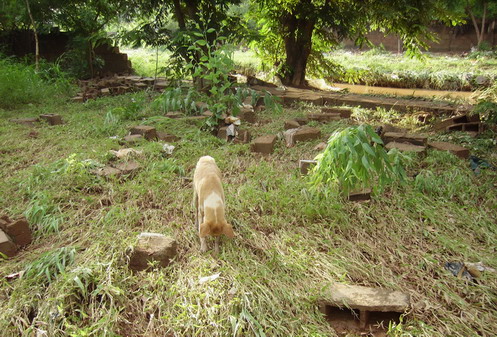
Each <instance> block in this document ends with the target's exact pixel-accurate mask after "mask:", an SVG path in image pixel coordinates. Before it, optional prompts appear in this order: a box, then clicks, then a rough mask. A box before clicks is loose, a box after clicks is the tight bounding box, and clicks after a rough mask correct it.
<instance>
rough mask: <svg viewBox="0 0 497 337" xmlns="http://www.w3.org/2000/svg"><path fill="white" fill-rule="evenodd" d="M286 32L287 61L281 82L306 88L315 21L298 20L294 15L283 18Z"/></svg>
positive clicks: (284, 64)
mask: <svg viewBox="0 0 497 337" xmlns="http://www.w3.org/2000/svg"><path fill="white" fill-rule="evenodd" d="M282 24H283V26H284V27H285V30H286V36H285V38H284V42H285V53H286V60H285V62H284V63H283V69H282V70H281V82H282V83H283V84H284V85H288V86H292V87H305V86H306V85H307V82H306V80H305V75H306V69H307V60H308V59H309V55H310V54H311V48H312V40H311V39H312V33H313V31H314V25H315V21H314V20H309V19H304V18H303V19H298V18H296V17H295V16H294V15H292V14H287V15H286V16H285V17H284V18H282Z"/></svg>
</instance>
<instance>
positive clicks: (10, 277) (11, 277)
mask: <svg viewBox="0 0 497 337" xmlns="http://www.w3.org/2000/svg"><path fill="white" fill-rule="evenodd" d="M23 275H24V270H21V271H18V272H17V273H12V274H9V275H7V276H5V279H6V280H7V281H12V280H15V279H17V278H22V276H23Z"/></svg>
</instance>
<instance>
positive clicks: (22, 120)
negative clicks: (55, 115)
mask: <svg viewBox="0 0 497 337" xmlns="http://www.w3.org/2000/svg"><path fill="white" fill-rule="evenodd" d="M10 121H11V122H12V123H16V124H22V125H27V126H34V125H35V124H36V123H38V122H39V121H40V119H39V118H37V117H27V118H13V119H11V120H10Z"/></svg>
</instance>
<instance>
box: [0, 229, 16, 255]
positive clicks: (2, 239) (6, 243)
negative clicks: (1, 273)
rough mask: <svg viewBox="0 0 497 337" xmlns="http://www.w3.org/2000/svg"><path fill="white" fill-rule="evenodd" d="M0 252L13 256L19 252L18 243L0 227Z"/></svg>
mask: <svg viewBox="0 0 497 337" xmlns="http://www.w3.org/2000/svg"><path fill="white" fill-rule="evenodd" d="M0 253H2V254H5V255H6V256H7V257H12V256H14V255H16V253H17V246H16V244H15V243H14V242H13V241H12V240H11V239H10V238H9V236H8V235H7V234H6V233H5V232H4V231H3V230H1V229H0Z"/></svg>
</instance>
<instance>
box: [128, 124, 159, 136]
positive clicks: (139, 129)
mask: <svg viewBox="0 0 497 337" xmlns="http://www.w3.org/2000/svg"><path fill="white" fill-rule="evenodd" d="M130 133H131V134H132V135H142V136H143V137H144V138H145V139H147V140H154V139H157V130H155V128H154V127H153V126H149V125H138V126H134V127H132V128H131V130H130Z"/></svg>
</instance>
